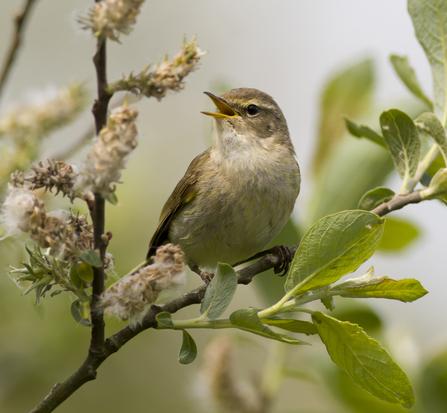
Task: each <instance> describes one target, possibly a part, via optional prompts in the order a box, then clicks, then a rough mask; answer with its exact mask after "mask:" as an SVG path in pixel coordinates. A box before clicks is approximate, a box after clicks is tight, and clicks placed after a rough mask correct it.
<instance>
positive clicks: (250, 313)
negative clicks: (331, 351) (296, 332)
mask: <svg viewBox="0 0 447 413" xmlns="http://www.w3.org/2000/svg"><path fill="white" fill-rule="evenodd" d="M258 312H259V309H257V308H247V309H242V310H237V311H235V312H234V313H232V314H231V315H230V322H231V324H233V325H235V326H236V327H238V328H240V329H241V330H245V331H249V332H250V333H253V334H258V335H259V336H262V337H265V338H271V339H273V340H278V341H282V342H283V343H289V344H308V343H306V342H304V341H300V340H297V339H296V338H293V337H290V336H288V335H286V334H277V333H275V332H273V331H272V330H270V328H268V327H267V326H266V325H264V324H263V323H262V321H261V320H260V318H259V317H258Z"/></svg>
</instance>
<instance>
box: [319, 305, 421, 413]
mask: <svg viewBox="0 0 447 413" xmlns="http://www.w3.org/2000/svg"><path fill="white" fill-rule="evenodd" d="M312 320H313V322H314V324H315V326H316V327H317V329H318V334H319V336H320V338H321V341H322V342H323V343H324V345H325V346H326V349H327V351H328V353H329V355H330V356H331V359H332V361H333V362H334V363H335V364H336V365H337V366H339V367H340V368H342V369H343V370H345V371H346V372H347V373H348V374H349V375H350V376H351V378H352V379H353V380H354V382H355V383H356V384H358V385H359V386H360V387H362V388H363V389H365V390H366V391H368V392H370V393H371V394H373V395H374V396H376V397H378V398H379V399H381V400H385V401H388V402H390V403H400V404H401V405H402V406H404V407H406V408H410V407H411V406H413V404H414V393H413V389H412V387H411V384H410V381H409V380H408V377H407V376H406V374H405V373H404V372H403V371H402V370H401V368H400V367H399V366H398V365H397V364H396V363H395V362H394V361H393V359H392V358H391V356H390V355H389V353H388V352H387V351H386V350H385V349H384V348H383V347H382V346H381V345H380V343H379V342H377V341H376V340H374V339H372V338H371V337H368V335H367V334H366V333H365V332H364V331H363V329H362V328H361V327H359V326H358V325H356V324H351V323H348V322H341V321H339V320H337V319H335V318H333V317H329V316H327V315H325V314H323V313H320V312H315V313H313V315H312Z"/></svg>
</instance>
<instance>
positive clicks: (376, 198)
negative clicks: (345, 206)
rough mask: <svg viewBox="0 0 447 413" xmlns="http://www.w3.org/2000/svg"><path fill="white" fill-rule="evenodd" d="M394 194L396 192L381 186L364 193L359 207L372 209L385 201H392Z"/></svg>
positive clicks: (367, 209)
mask: <svg viewBox="0 0 447 413" xmlns="http://www.w3.org/2000/svg"><path fill="white" fill-rule="evenodd" d="M394 195H396V194H395V193H394V191H392V190H391V189H389V188H385V187H384V186H379V187H377V188H374V189H372V190H371V191H368V192H367V193H366V194H365V195H363V197H362V199H361V200H360V201H359V206H358V208H359V209H363V210H365V211H372V210H373V209H374V208H376V207H378V206H379V205H381V204H383V203H384V202H388V201H391V199H393V197H394Z"/></svg>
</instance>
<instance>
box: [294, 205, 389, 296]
mask: <svg viewBox="0 0 447 413" xmlns="http://www.w3.org/2000/svg"><path fill="white" fill-rule="evenodd" d="M384 222H385V220H384V219H383V218H380V217H378V216H377V215H375V214H373V213H371V212H366V211H343V212H339V213H337V214H334V215H329V216H327V217H324V218H322V219H320V220H319V221H317V223H316V224H314V225H313V226H312V227H311V228H310V229H309V231H308V232H307V233H306V234H305V235H304V237H303V239H302V240H301V243H300V246H299V247H298V251H297V253H296V254H295V258H294V260H293V262H292V264H291V268H290V272H289V275H288V277H287V280H286V284H285V289H286V291H291V290H293V289H294V288H296V287H297V286H298V285H299V286H300V287H299V289H297V291H296V292H295V294H301V293H303V292H304V291H308V290H316V289H318V288H322V287H325V286H327V285H329V284H332V283H333V282H335V281H337V280H339V279H340V278H341V277H343V275H345V274H348V273H350V272H354V271H355V270H356V269H357V268H358V267H360V265H361V264H363V263H364V262H365V261H366V260H367V259H368V258H370V257H371V255H372V254H373V253H374V251H375V250H376V248H377V245H378V243H379V241H380V238H381V237H382V233H383V224H384Z"/></svg>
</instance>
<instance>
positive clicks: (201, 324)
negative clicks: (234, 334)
mask: <svg viewBox="0 0 447 413" xmlns="http://www.w3.org/2000/svg"><path fill="white" fill-rule="evenodd" d="M172 323H173V325H171V326H168V325H166V324H162V323H158V325H157V330H185V329H187V328H213V329H221V328H238V327H237V326H235V325H233V324H231V322H230V320H228V319H219V320H206V321H202V320H201V317H199V318H195V319H193V320H172Z"/></svg>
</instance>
